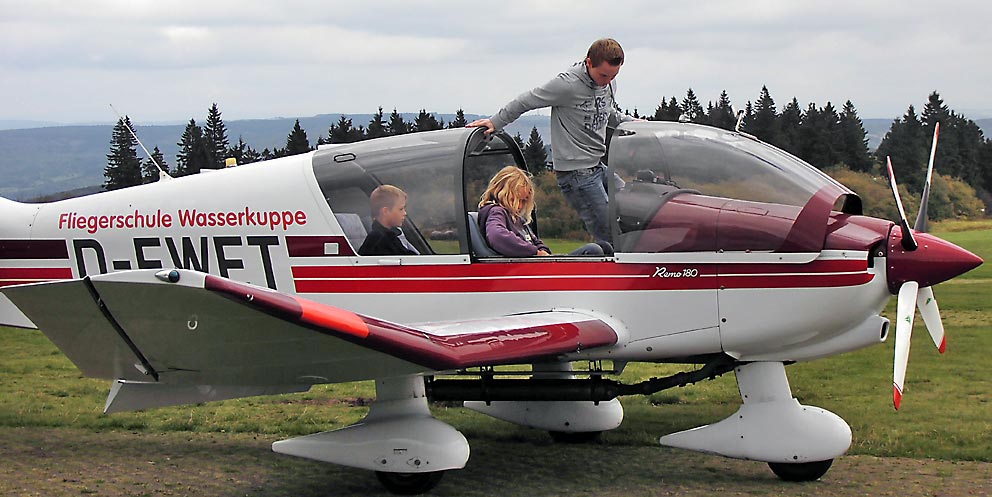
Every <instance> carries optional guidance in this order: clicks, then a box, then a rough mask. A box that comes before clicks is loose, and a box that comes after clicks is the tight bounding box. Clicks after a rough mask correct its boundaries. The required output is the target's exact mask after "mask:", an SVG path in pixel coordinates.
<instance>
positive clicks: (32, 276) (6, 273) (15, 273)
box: [0, 267, 72, 280]
mask: <svg viewBox="0 0 992 497" xmlns="http://www.w3.org/2000/svg"><path fill="white" fill-rule="evenodd" d="M71 278H72V269H70V268H67V267H0V280H14V279H23V280H67V279H71Z"/></svg>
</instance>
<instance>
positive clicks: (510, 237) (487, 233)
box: [479, 204, 551, 257]
mask: <svg viewBox="0 0 992 497" xmlns="http://www.w3.org/2000/svg"><path fill="white" fill-rule="evenodd" d="M479 227H480V228H482V235H483V236H484V237H485V238H486V241H487V242H489V246H490V247H492V248H493V250H495V251H497V252H499V253H500V254H503V255H505V256H507V257H530V256H534V255H537V252H538V251H539V250H541V249H544V251H545V252H547V253H549V254H550V253H551V249H549V248H548V246H547V245H545V244H544V242H542V241H541V240H540V239H538V238H537V235H535V234H534V232H533V231H531V229H530V227H529V226H527V225H525V224H523V223H522V222H521V221H520V220H519V219H515V217H514V216H513V215H512V214H510V211H508V210H506V208H504V207H503V206H500V205H496V204H487V205H484V206H482V208H481V209H479Z"/></svg>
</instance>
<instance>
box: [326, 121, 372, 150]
mask: <svg viewBox="0 0 992 497" xmlns="http://www.w3.org/2000/svg"><path fill="white" fill-rule="evenodd" d="M364 135H365V133H364V130H359V129H356V128H354V127H352V125H351V119H348V118H346V117H344V115H343V114H342V115H341V118H340V119H338V122H337V123H335V124H332V125H331V127H330V128H328V130H327V143H354V142H357V141H362V140H363V139H364V138H365V136H364Z"/></svg>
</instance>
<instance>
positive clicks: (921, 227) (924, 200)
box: [913, 122, 940, 233]
mask: <svg viewBox="0 0 992 497" xmlns="http://www.w3.org/2000/svg"><path fill="white" fill-rule="evenodd" d="M939 134H940V122H936V123H934V125H933V142H932V143H931V144H930V163H929V164H928V165H927V182H926V183H925V184H924V185H923V196H922V197H921V198H920V212H919V213H917V215H916V224H915V225H914V226H913V229H914V230H915V231H918V232H920V233H926V231H927V204H929V203H930V180H931V179H932V178H933V158H934V157H935V156H936V155H937V135H939Z"/></svg>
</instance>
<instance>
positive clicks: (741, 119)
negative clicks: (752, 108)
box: [734, 110, 744, 133]
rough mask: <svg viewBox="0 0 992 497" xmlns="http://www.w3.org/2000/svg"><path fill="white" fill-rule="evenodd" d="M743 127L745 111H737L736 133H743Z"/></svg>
mask: <svg viewBox="0 0 992 497" xmlns="http://www.w3.org/2000/svg"><path fill="white" fill-rule="evenodd" d="M741 126H744V111H743V110H739V111H737V125H736V126H734V131H736V132H738V133H740V132H741Z"/></svg>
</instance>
